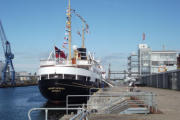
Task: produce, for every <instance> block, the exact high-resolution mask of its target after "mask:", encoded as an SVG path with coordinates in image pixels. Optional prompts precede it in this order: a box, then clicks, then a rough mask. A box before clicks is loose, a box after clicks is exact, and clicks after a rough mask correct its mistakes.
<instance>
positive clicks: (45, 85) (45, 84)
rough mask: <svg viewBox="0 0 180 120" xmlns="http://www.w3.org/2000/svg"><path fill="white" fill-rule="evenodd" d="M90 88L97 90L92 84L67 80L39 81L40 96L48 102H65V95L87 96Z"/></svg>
mask: <svg viewBox="0 0 180 120" xmlns="http://www.w3.org/2000/svg"><path fill="white" fill-rule="evenodd" d="M90 88H97V85H96V84H95V83H94V82H84V81H81V80H68V79H48V80H40V81H39V89H40V92H41V94H42V95H43V96H44V97H45V98H47V99H48V100H49V101H65V100H66V96H67V95H88V94H89V89H90Z"/></svg>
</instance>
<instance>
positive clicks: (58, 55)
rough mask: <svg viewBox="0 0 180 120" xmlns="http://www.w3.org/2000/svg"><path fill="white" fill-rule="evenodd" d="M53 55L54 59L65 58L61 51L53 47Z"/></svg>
mask: <svg viewBox="0 0 180 120" xmlns="http://www.w3.org/2000/svg"><path fill="white" fill-rule="evenodd" d="M55 53H56V58H66V55H65V53H64V51H61V50H60V49H59V48H57V47H56V46H55Z"/></svg>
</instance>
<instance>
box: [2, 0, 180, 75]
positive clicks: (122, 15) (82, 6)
mask: <svg viewBox="0 0 180 120" xmlns="http://www.w3.org/2000/svg"><path fill="white" fill-rule="evenodd" d="M67 5H68V0H0V19H1V21H2V24H3V27H4V30H5V33H6V36H7V39H8V40H9V41H10V43H11V49H12V52H13V53H14V55H15V58H14V59H13V63H14V66H15V70H16V71H17V72H18V71H28V72H32V73H33V72H37V70H38V67H39V62H40V59H45V58H47V57H48V55H49V53H50V52H51V51H52V50H53V49H54V45H56V46H58V47H59V48H61V49H63V48H62V43H63V41H64V37H65V22H66V9H67ZM71 5H72V9H75V10H76V11H77V12H78V13H79V14H80V15H81V16H82V17H83V18H84V19H85V20H86V21H87V23H88V25H89V34H86V36H85V38H86V39H85V46H86V48H87V49H88V51H91V52H95V56H96V58H97V59H100V60H101V62H102V64H103V65H104V67H105V68H107V66H108V64H109V63H111V66H112V69H113V70H124V69H126V67H127V56H128V55H130V53H131V52H132V51H135V52H137V48H138V44H140V43H146V44H148V45H149V46H150V47H151V48H152V49H153V50H162V46H165V49H167V50H180V48H179V45H180V7H179V6H180V1H179V0H71ZM81 26H82V24H81V21H80V20H79V19H78V18H77V17H76V16H74V15H72V41H73V42H72V44H73V45H77V46H80V45H81V38H80V37H79V36H78V35H77V34H76V33H77V31H78V30H81ZM143 32H144V33H145V34H146V39H145V40H144V41H142V34H143ZM0 60H4V56H3V52H2V46H1V43H0Z"/></svg>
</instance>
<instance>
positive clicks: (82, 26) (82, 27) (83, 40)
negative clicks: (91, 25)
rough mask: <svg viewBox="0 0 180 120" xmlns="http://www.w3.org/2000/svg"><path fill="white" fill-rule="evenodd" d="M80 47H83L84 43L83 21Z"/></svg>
mask: <svg viewBox="0 0 180 120" xmlns="http://www.w3.org/2000/svg"><path fill="white" fill-rule="evenodd" d="M82 48H85V45H84V23H83V25H82Z"/></svg>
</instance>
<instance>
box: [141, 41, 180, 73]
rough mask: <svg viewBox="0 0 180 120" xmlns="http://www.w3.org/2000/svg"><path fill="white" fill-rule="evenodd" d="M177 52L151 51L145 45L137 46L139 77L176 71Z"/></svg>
mask: <svg viewBox="0 0 180 120" xmlns="http://www.w3.org/2000/svg"><path fill="white" fill-rule="evenodd" d="M177 57H178V52H177V51H175V50H162V51H152V50H151V48H150V47H148V45H147V44H139V46H138V72H139V75H146V74H152V73H159V72H165V71H170V70H176V69H177Z"/></svg>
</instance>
